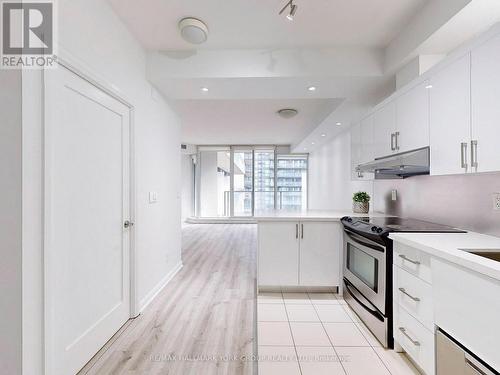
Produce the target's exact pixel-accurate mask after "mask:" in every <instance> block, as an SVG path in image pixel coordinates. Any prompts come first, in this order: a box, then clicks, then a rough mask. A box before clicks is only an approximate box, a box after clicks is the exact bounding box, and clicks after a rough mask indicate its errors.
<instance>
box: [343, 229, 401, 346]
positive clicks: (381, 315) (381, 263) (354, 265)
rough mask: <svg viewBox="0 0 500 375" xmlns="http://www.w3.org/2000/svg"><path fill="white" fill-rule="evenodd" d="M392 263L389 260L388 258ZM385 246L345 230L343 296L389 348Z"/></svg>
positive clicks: (390, 340)
mask: <svg viewBox="0 0 500 375" xmlns="http://www.w3.org/2000/svg"><path fill="white" fill-rule="evenodd" d="M390 262H391V263H392V261H390ZM387 267H390V264H389V259H388V251H387V247H386V246H384V245H381V244H380V243H377V242H374V241H371V240H370V239H368V238H365V237H362V236H360V235H359V234H357V233H354V232H352V231H349V230H348V229H345V230H344V265H343V269H344V285H343V286H344V299H345V300H346V302H347V303H348V304H349V306H350V307H351V308H352V309H353V310H354V311H355V312H356V313H357V314H358V315H359V316H360V317H361V319H362V320H363V321H364V322H365V324H366V325H367V326H368V328H369V329H370V330H371V331H372V332H373V334H374V335H375V336H376V337H377V338H378V339H379V341H380V342H381V343H382V344H383V345H384V346H385V347H392V343H393V338H392V320H391V319H392V309H390V308H388V299H390V297H391V295H390V294H391V290H390V288H389V289H388V288H387V287H388V285H387V283H388V278H387V275H388V272H387V271H388V268H387Z"/></svg>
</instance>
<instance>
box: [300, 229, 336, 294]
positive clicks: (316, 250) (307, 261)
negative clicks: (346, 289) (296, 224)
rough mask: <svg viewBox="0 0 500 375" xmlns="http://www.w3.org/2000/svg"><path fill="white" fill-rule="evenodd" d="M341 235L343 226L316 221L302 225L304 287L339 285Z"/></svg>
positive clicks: (301, 253) (301, 254)
mask: <svg viewBox="0 0 500 375" xmlns="http://www.w3.org/2000/svg"><path fill="white" fill-rule="evenodd" d="M341 235H342V234H341V231H340V225H339V224H335V223H331V222H313V221H304V222H301V223H300V251H299V259H300V261H299V283H300V285H305V286H334V285H339V280H340V276H339V273H340V265H339V251H338V250H339V247H340V243H341V242H340V241H341V240H340V238H341ZM336 250H337V251H336Z"/></svg>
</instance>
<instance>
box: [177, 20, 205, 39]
mask: <svg viewBox="0 0 500 375" xmlns="http://www.w3.org/2000/svg"><path fill="white" fill-rule="evenodd" d="M179 31H180V32H181V36H182V38H183V39H184V40H185V41H186V42H188V43H191V44H201V43H204V42H206V40H207V38H208V27H207V25H205V24H204V23H203V21H200V20H199V19H197V18H192V17H187V18H183V19H182V20H180V21H179Z"/></svg>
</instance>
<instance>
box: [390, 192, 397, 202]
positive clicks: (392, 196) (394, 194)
mask: <svg viewBox="0 0 500 375" xmlns="http://www.w3.org/2000/svg"><path fill="white" fill-rule="evenodd" d="M391 200H393V201H397V200H398V191H397V190H396V189H392V191H391Z"/></svg>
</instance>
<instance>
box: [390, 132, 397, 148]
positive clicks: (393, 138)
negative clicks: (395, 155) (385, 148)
mask: <svg viewBox="0 0 500 375" xmlns="http://www.w3.org/2000/svg"><path fill="white" fill-rule="evenodd" d="M395 138H396V133H391V151H394V150H396V147H395V146H394V140H395Z"/></svg>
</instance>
